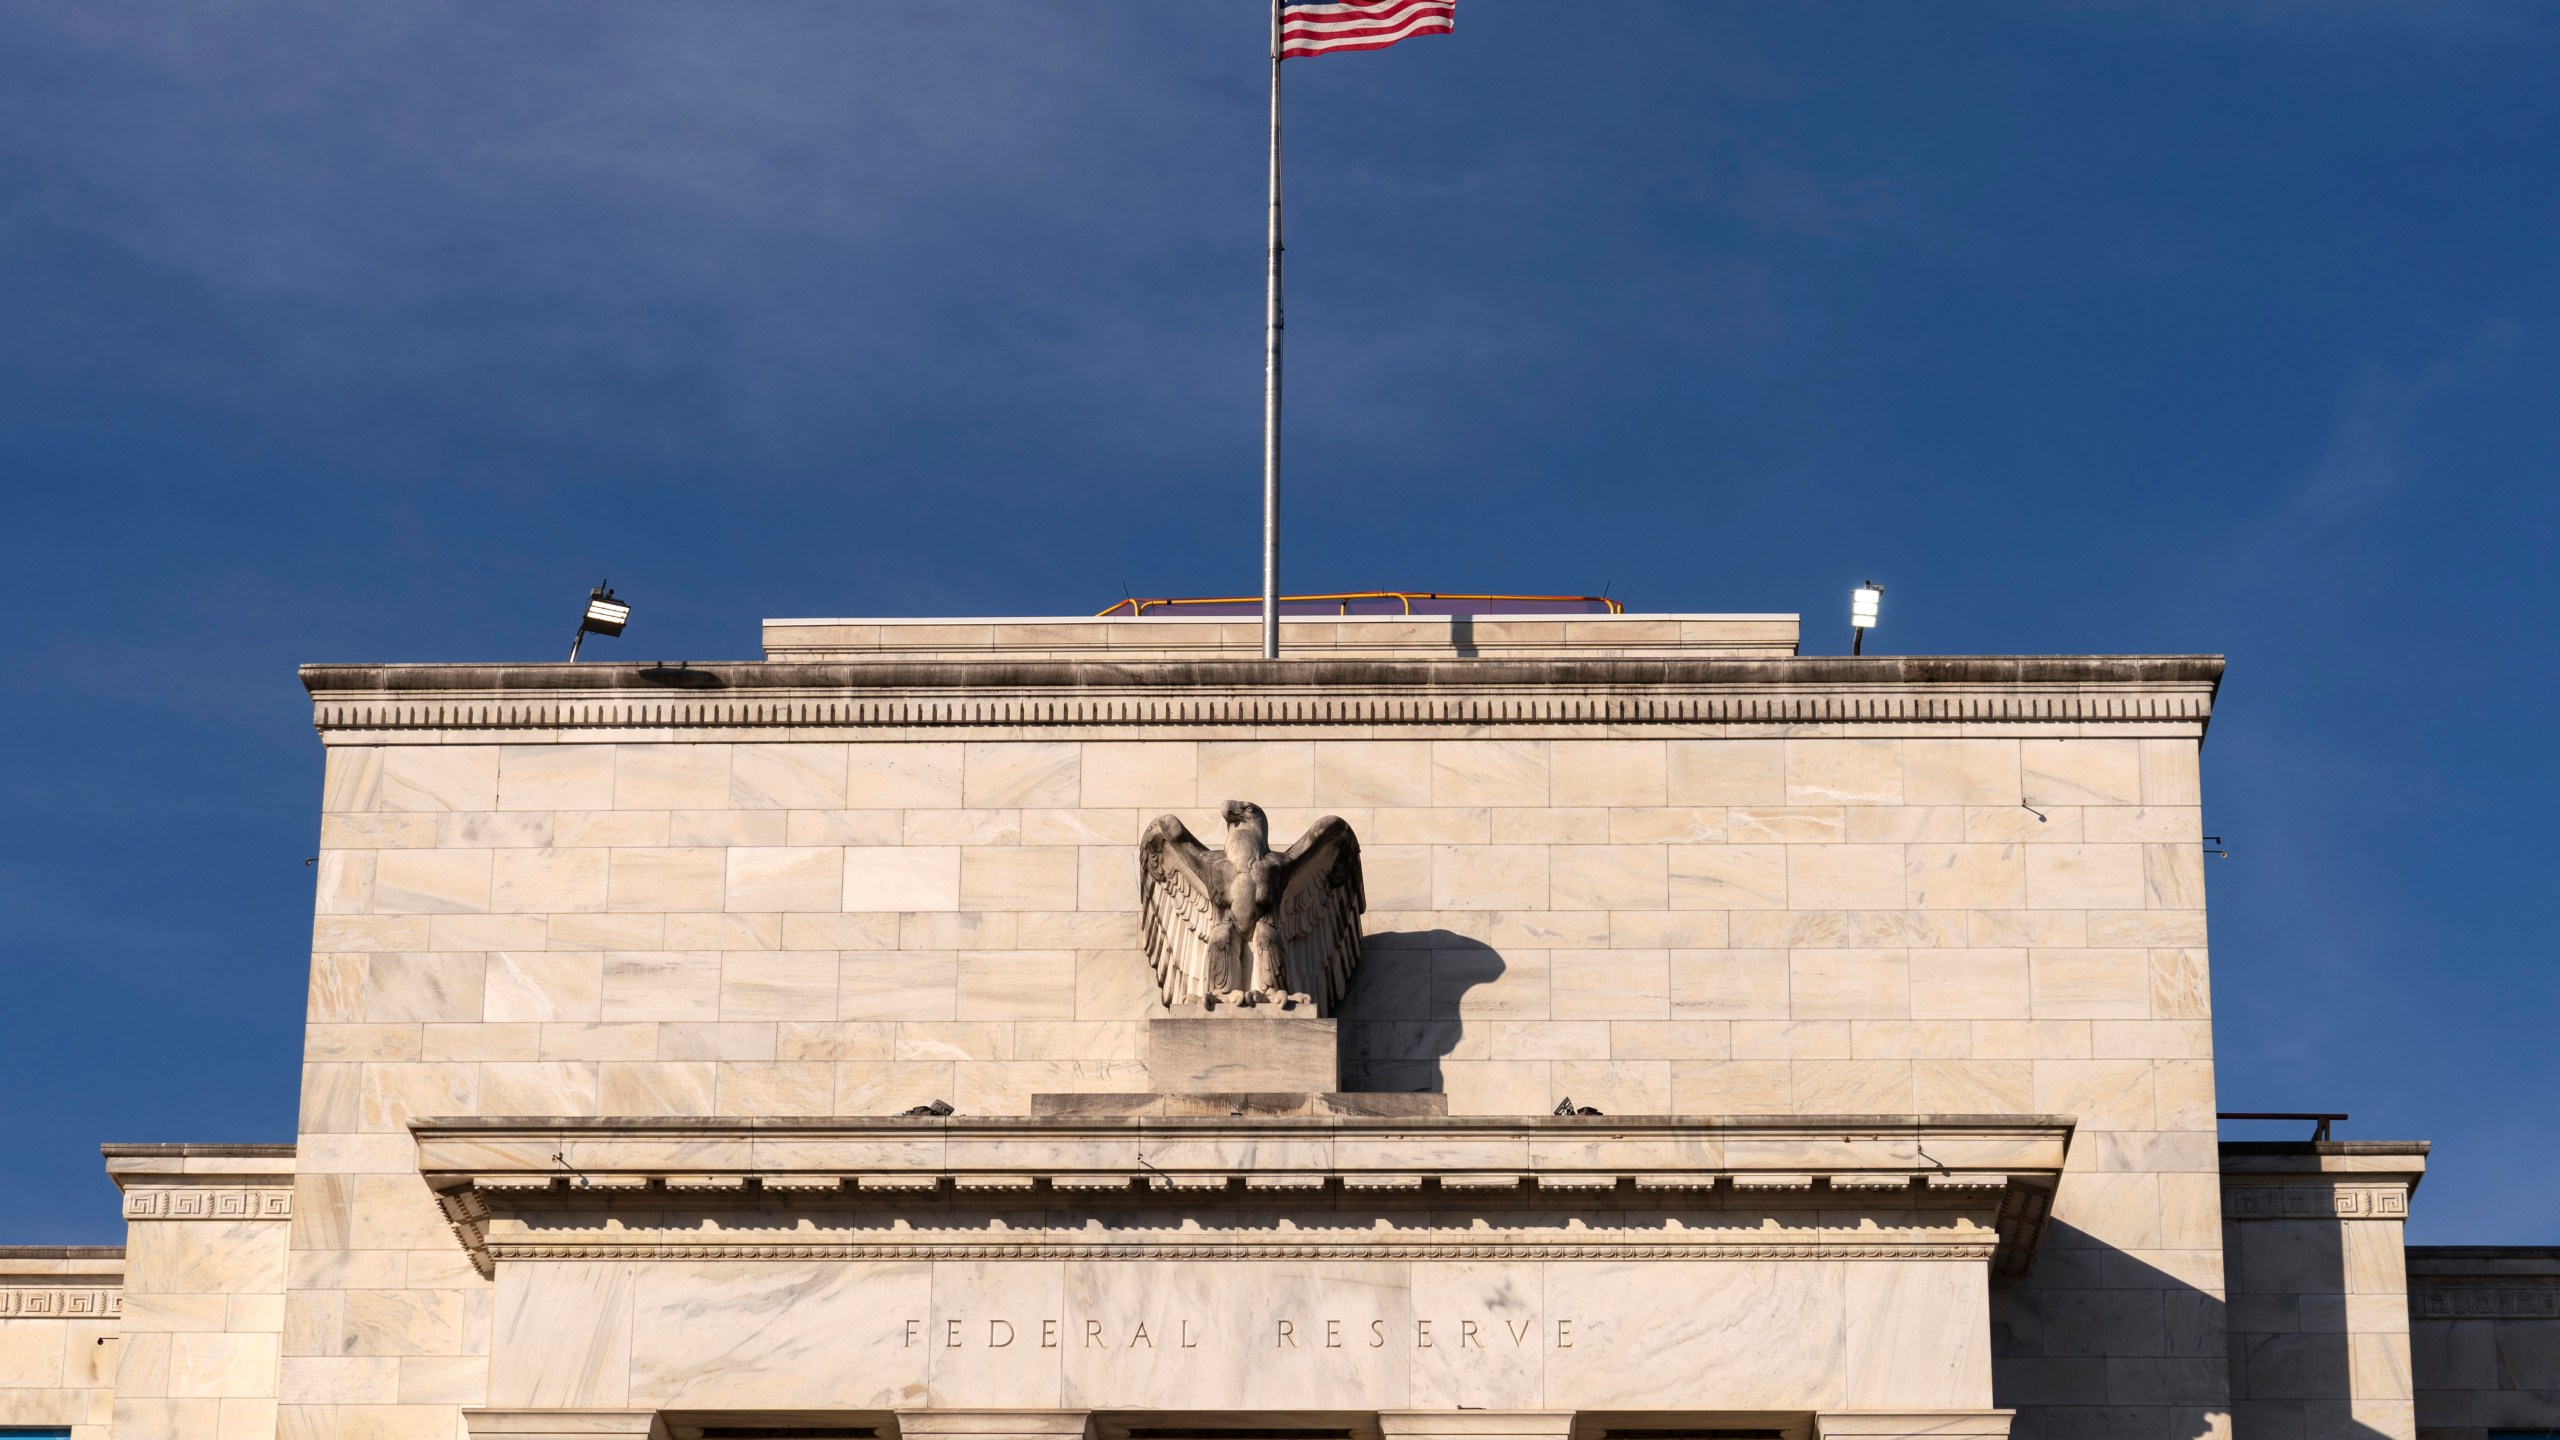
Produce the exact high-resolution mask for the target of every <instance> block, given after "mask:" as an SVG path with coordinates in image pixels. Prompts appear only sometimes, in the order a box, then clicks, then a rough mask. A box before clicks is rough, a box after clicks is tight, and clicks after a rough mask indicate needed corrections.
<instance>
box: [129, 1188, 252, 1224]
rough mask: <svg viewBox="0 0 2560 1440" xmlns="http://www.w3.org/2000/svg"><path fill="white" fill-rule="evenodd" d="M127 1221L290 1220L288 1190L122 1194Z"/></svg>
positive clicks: (159, 1190)
mask: <svg viewBox="0 0 2560 1440" xmlns="http://www.w3.org/2000/svg"><path fill="white" fill-rule="evenodd" d="M124 1218H126V1219H127V1220H290V1219H292V1218H293V1192H292V1191H291V1190H289V1189H268V1188H265V1187H258V1188H246V1187H236V1186H221V1187H217V1186H202V1185H170V1186H147V1187H137V1188H134V1189H130V1190H127V1191H125V1192H124Z"/></svg>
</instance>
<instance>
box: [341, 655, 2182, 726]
mask: <svg viewBox="0 0 2560 1440" xmlns="http://www.w3.org/2000/svg"><path fill="white" fill-rule="evenodd" d="M301 674H302V682H303V685H304V687H305V688H306V689H307V690H308V691H309V692H310V695H311V698H312V702H313V718H314V723H315V725H316V726H317V727H318V729H319V730H320V731H321V733H322V734H323V735H324V736H329V737H346V738H349V739H354V738H356V737H364V741H365V743H381V742H382V741H383V740H384V739H386V738H389V737H394V736H397V735H398V734H400V733H402V732H438V733H443V732H454V731H465V732H474V731H476V732H492V733H496V734H500V735H503V734H506V733H509V732H513V733H518V734H528V735H530V734H548V735H554V736H556V735H558V734H559V733H561V732H572V731H596V732H605V733H606V734H607V735H608V736H611V735H620V734H631V735H636V734H653V733H659V732H679V733H685V734H688V735H693V736H696V737H699V738H710V737H709V736H708V735H706V734H705V733H704V732H738V733H757V732H772V731H776V730H780V731H787V732H795V734H794V738H809V739H816V738H824V737H827V736H830V735H856V734H859V735H867V736H871V737H874V738H897V737H903V736H906V735H910V734H931V735H950V734H953V733H961V734H972V733H983V734H1000V735H1004V736H1030V737H1040V736H1053V735H1054V736H1074V735H1086V734H1122V735H1125V734H1126V733H1128V732H1130V731H1132V730H1138V731H1145V732H1165V733H1178V732H1214V733H1219V734H1243V735H1257V734H1269V733H1274V732H1284V733H1296V732H1300V731H1305V732H1311V733H1343V732H1345V731H1367V732H1372V733H1381V734H1387V733H1392V734H1434V733H1447V732H1450V731H1453V730H1457V731H1476V730H1498V731H1501V732H1503V733H1507V734H1508V733H1519V734H1537V733H1552V734H1566V735H1573V734H1590V733H1594V732H1602V733H1611V734H1618V733H1632V734H1664V735H1696V734H1716V733H1724V732H1725V731H1726V730H1727V729H1728V728H1732V727H1740V728H1742V729H1745V730H1748V731H1751V732H1755V733H1765V732H1768V731H1770V730H1772V729H1802V728H1803V727H1808V726H1843V727H1856V728H1858V729H1860V730H1861V731H1862V732H1863V731H1869V730H1872V729H1874V728H1876V727H1912V728H1914V729H1916V730H1919V731H1922V732H1930V731H1943V730H1944V729H1946V728H1948V727H1953V726H1965V727H1972V726H1995V727H2033V728H2036V729H2038V730H2042V731H2046V732H2054V731H2055V727H2073V728H2070V729H2066V730H2064V731H2061V732H2057V733H2077V731H2076V727H2084V726H2085V727H2096V728H2100V729H2103V730H2104V731H2106V732H2108V733H2126V732H2128V731H2133V732H2137V733H2156V734H2190V735H2192V734H2201V733H2202V730H2203V727H2204V726H2205V724H2206V723H2207V722H2208V721H2209V720H2210V719H2211V715H2212V708H2213V699H2214V694H2215V691H2216V688H2217V687H2218V686H2219V684H2220V681H2221V675H2222V660H2221V659H2220V657H2218V656H2193V655H2190V656H2069V655H2064V656H1903V657H1879V658H1875V659H1864V658H1857V659H1852V658H1843V657H1836V656H1813V657H1790V658H1734V657H1707V656H1700V657H1684V658H1637V659H1630V658H1542V659H1477V660H1402V659H1399V660H1321V659H1308V660H1281V661H1259V660H1151V661H1089V660H1038V661H1034V660H1008V661H913V660H902V661H886V662H871V663H863V664H819V663H790V662H760V661H743V662H715V663H706V664H686V665H680V666H668V665H654V666H634V665H604V664H588V665H567V664H545V665H306V666H304V667H303V668H302V672H301Z"/></svg>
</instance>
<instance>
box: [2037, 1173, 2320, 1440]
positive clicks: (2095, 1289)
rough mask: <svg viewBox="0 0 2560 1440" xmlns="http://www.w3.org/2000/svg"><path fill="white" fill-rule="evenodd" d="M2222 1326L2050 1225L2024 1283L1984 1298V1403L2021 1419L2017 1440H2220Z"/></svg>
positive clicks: (2181, 1295) (2142, 1270)
mask: <svg viewBox="0 0 2560 1440" xmlns="http://www.w3.org/2000/svg"><path fill="white" fill-rule="evenodd" d="M2078 1178H2084V1177H2081V1176H2078V1175H2066V1176H2065V1177H2064V1178H2063V1182H2062V1183H2063V1185H2064V1186H2065V1187H2068V1186H2069V1185H2070V1184H2071V1182H2072V1181H2073V1180H2074V1179H2078ZM2223 1325H2224V1307H2223V1302H2222V1300H2221V1299H2220V1298H2219V1297H2217V1296H2215V1295H2214V1294H2212V1293H2211V1292H2209V1291H2206V1290H2203V1289H2199V1288H2198V1287H2197V1286H2195V1285H2194V1284H2191V1283H2190V1282H2189V1281H2188V1280H2187V1279H2186V1278H2184V1277H2181V1276H2178V1275H2174V1274H2171V1273H2170V1272H2168V1271H2166V1270H2162V1269H2160V1268H2158V1267H2157V1266H2154V1265H2152V1264H2150V1263H2148V1262H2146V1261H2144V1260H2141V1259H2138V1258H2136V1257H2135V1256H2133V1255H2130V1254H2127V1253H2126V1252H2124V1251H2122V1250H2119V1249H2117V1248H2116V1247H2115V1246H2113V1245H2110V1244H2108V1243H2107V1242H2106V1241H2104V1240H2101V1239H2099V1238H2098V1237H2096V1236H2094V1235H2091V1234H2089V1233H2088V1232H2086V1231H2083V1230H2080V1229H2077V1228H2075V1227H2073V1226H2071V1225H2067V1224H2064V1223H2063V1222H2061V1221H2059V1220H2055V1221H2051V1222H2048V1224H2047V1225H2046V1228H2045V1233H2044V1242H2043V1244H2041V1245H2040V1246H2038V1247H2037V1251H2036V1258H2035V1263H2034V1265H2033V1267H2032V1268H2031V1269H2030V1270H2029V1272H2028V1273H2027V1274H2026V1275H2025V1276H2024V1277H2021V1278H2019V1279H2016V1280H2011V1281H1995V1282H1994V1284H1993V1286H1992V1290H1991V1357H1992V1358H1991V1391H1992V1396H1991V1403H1992V1404H1994V1405H1997V1406H2000V1407H2002V1408H2004V1409H2015V1410H2016V1411H2017V1412H2018V1418H2017V1421H2016V1423H2015V1425H2014V1426H2013V1427H2012V1429H2011V1434H2012V1435H2013V1436H2014V1437H2015V1440H2091V1437H2098V1436H2109V1437H2120V1440H2137V1437H2138V1440H2221V1437H2224V1436H2229V1435H2231V1434H2232V1432H2231V1431H2230V1430H2229V1429H2227V1428H2226V1423H2227V1422H2225V1421H2224V1420H2223V1419H2222V1417H2223V1416H2224V1415H2225V1414H2226V1413H2227V1412H2226V1411H2225V1409H2224V1404H2225V1402H2224V1399H2223V1397H2224V1395H2225V1394H2226V1393H2228V1392H2227V1391H2226V1389H2225V1387H2224V1379H2223V1376H2224V1371H2225V1368H2226V1366H2227V1365H2228V1364H2229V1360H2228V1356H2227V1352H2226V1344H2225V1341H2224V1338H2223V1335H2224V1330H2223ZM2236 1440H2271V1437H2265V1436H2260V1435H2257V1434H2256V1433H2255V1432H2252V1431H2251V1430H2249V1429H2247V1428H2245V1427H2244V1428H2242V1429H2240V1430H2239V1432H2238V1434H2237V1436H2236ZM2285 1440H2304V1436H2303V1434H2302V1432H2301V1430H2300V1429H2299V1428H2297V1429H2294V1430H2292V1431H2288V1432H2286V1436H2285Z"/></svg>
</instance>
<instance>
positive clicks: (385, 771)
mask: <svg viewBox="0 0 2560 1440" xmlns="http://www.w3.org/2000/svg"><path fill="white" fill-rule="evenodd" d="M1285 638H1286V642H1287V653H1288V655H1289V657H1290V658H1287V659H1284V660H1282V661H1279V662H1264V661H1260V660H1258V659H1251V658H1246V657H1249V656H1251V655H1252V654H1253V653H1254V647H1255V644H1256V641H1257V639H1258V636H1257V632H1256V631H1255V628H1254V627H1253V626H1252V625H1251V624H1250V623H1238V622H1233V621H1218V620H1173V619H1156V618H1147V619H1115V620H1057V621H1050V620H1022V621H930V622H899V621H775V622H768V623H767V625H766V627H765V633H764V650H765V656H766V658H765V659H763V660H761V661H754V662H738V663H718V664H688V665H634V664H629V663H592V662H591V663H585V664H580V665H576V666H565V665H414V666H412V665H322V666H312V667H307V668H306V669H305V670H304V672H303V680H304V683H305V685H306V687H307V689H308V690H309V692H310V695H311V700H312V704H313V707H314V717H315V723H316V725H317V728H318V732H319V736H320V739H321V741H322V747H321V748H322V752H323V755H324V757H325V769H324V771H323V774H322V778H321V784H320V819H319V836H320V845H319V852H318V853H319V861H318V865H317V870H318V885H317V899H316V905H315V916H314V922H313V940H312V953H311V955H310V959H309V964H310V974H311V983H310V991H309V1010H308V1025H307V1030H306V1037H307V1038H306V1044H305V1054H304V1066H303V1085H302V1093H301V1107H300V1114H299V1117H298V1123H297V1124H296V1126H295V1133H296V1136H297V1138H296V1141H295V1143H294V1144H291V1145H211V1144H157V1145H112V1146H109V1147H107V1152H106V1163H107V1167H108V1170H109V1172H110V1174H111V1175H112V1176H113V1178H114V1179H115V1181H116V1183H117V1184H118V1186H119V1188H120V1189H121V1191H122V1194H123V1197H124V1220H125V1225H126V1235H127V1240H126V1244H125V1245H124V1246H123V1247H122V1248H121V1249H108V1248H99V1249H36V1248H21V1249H15V1250H6V1251H0V1433H7V1427H22V1428H28V1429H32V1430H33V1432H34V1433H39V1434H42V1433H67V1434H70V1435H75V1436H81V1437H93V1436H107V1435H113V1436H115V1437H117V1440H163V1437H190V1440H192V1437H212V1440H269V1437H292V1440H323V1437H328V1440H338V1437H346V1440H457V1437H462V1436H480V1437H510V1440H511V1437H531V1436H569V1435H578V1436H612V1437H629V1440H639V1437H644V1436H660V1437H688V1440H690V1437H722V1436H743V1435H764V1436H774V1437H779V1436H784V1435H815V1436H878V1437H882V1440H900V1437H909V1440H912V1437H925V1436H931V1437H937V1440H939V1437H954V1440H959V1437H970V1440H980V1437H983V1440H1031V1437H1039V1440H1086V1437H1091V1440H1182V1437H1218V1436H1227V1437H1235V1440H1247V1437H1262V1440H1272V1437H1278V1440H1327V1437H1343V1440H1372V1437H1377V1440H1384V1437H1417V1440H1420V1437H1452V1440H1456V1437H1470V1440H1487V1437H1502V1440H1511V1437H1519V1440H1532V1437H1536V1440H1816V1437H1828V1436H1840V1437H1862V1440H1864V1437H1873V1440H1898V1437H1919V1436H1985V1437H1996V1436H2006V1435H2012V1434H2014V1435H2018V1436H2023V1437H2038V1440H2043V1437H2051V1440H2084V1437H2085V1440H2206V1437H2219V1436H2226V1435H2236V1436H2237V1437H2239V1440H2315V1437H2330V1436H2372V1437H2377V1440H2380V1437H2388V1440H2417V1437H2419V1436H2420V1435H2422V1434H2424V1435H2430V1436H2444V1437H2446V1440H2454V1437H2457V1436H2459V1437H2463V1440H2472V1437H2486V1436H2488V1435H2491V1434H2495V1433H2498V1432H2501V1431H2533V1430H2543V1429H2552V1428H2555V1427H2560V1303H2555V1301H2560V1262H2555V1261H2554V1260H2553V1253H2554V1252H2552V1251H2548V1250H2534V1249H2480V1248H2472V1249H2441V1250H2427V1249H2409V1248H2406V1247H2404V1245H2403V1243H2402V1226H2403V1224H2404V1222H2405V1220H2406V1217H2407V1215H2408V1213H2409V1209H2410V1206H2411V1204H2412V1203H2413V1196H2414V1195H2415V1193H2416V1191H2417V1190H2418V1188H2419V1185H2420V1181H2421V1179H2422V1178H2423V1173H2424V1168H2425V1156H2426V1147H2425V1146H2424V1145H2423V1144H2420V1143H2415V1142H2410V1143H2381V1142H2372V1141H2335V1142H2320V1143H2316V1144H2315V1143H2312V1142H2298V1143H2283V1144H2270V1143H2257V1144H2218V1143H2217V1132H2216V1125H2215V1107H2216V1096H2215V1090H2214V1069H2213V1031H2212V1024H2211V999H2210V967H2209V964H2208V960H2207V954H2208V951H2207V926H2206V908H2207V907H2206V894H2205V888H2206V887H2205V878H2206V872H2205V865H2204V848H2203V819H2202V809H2201V806H2202V803H2203V801H2202V796H2201V794H2200V789H2199V782H2198V754H2199V747H2200V745H2201V744H2202V741H2203V738H2204V735H2205V730H2206V727H2207V725H2208V723H2209V721H2210V719H2211V715H2212V708H2213V703H2214V697H2215V692H2216V688H2217V686H2218V683H2219V679H2220V676H2221V670H2222V666H2221V662H2220V661H2219V659H2217V658H2214V657H2200V656H2154V657H2082V656H2059V657H2055V656H2036V657H1944V658H1913V657H1870V658H1860V659H1843V658H1826V657H1801V656H1798V655H1796V654H1795V623H1794V620H1793V618H1792V617H1786V616H1670V617H1664V616H1652V617H1646V616H1572V617H1522V616H1506V617H1499V618H1497V617H1489V616H1479V617H1454V618H1453V617H1435V618H1430V619H1413V620H1390V619H1344V620H1293V621H1291V622H1290V623H1289V624H1288V626H1287V627H1286V637H1285ZM1235 799H1242V800H1250V801H1253V802H1255V803H1257V804H1259V805H1260V806H1261V807H1263V809H1265V810H1267V811H1268V812H1269V815H1270V819H1271V825H1272V833H1273V835H1274V836H1275V837H1280V836H1293V835H1295V834H1297V833H1298V832H1299V831H1300V830H1302V829H1304V828H1305V827H1306V826H1307V825H1308V824H1309V823H1310V822H1311V821H1312V820H1314V819H1315V818H1316V817H1318V816H1320V815H1338V816H1340V817H1342V818H1343V819H1344V820H1346V821H1347V822H1349V824H1350V825H1351V826H1352V827H1353V829H1354V830H1355V831H1356V832H1357V834H1358V837H1359V841H1360V851H1361V861H1362V865H1363V870H1364V880H1365V892H1366V907H1367V908H1366V913H1365V916H1364V917H1363V924H1362V934H1363V937H1364V940H1363V944H1364V950H1365V959H1364V960H1363V962H1362V964H1361V966H1360V968H1359V970H1358V972H1357V975H1356V977H1355V979H1354V982H1353V984H1352V987H1351V990H1350V993H1349V994H1348V995H1347V996H1346V997H1345V998H1344V999H1343V1000H1342V1002H1341V1004H1340V1006H1339V1007H1338V1011H1337V1013H1336V1014H1334V1015H1333V1016H1331V1017H1329V1019H1328V1022H1327V1023H1328V1024H1330V1025H1331V1026H1333V1033H1334V1036H1335V1039H1334V1048H1333V1053H1332V1056H1331V1061H1330V1063H1329V1064H1322V1065H1317V1066H1314V1067H1312V1068H1305V1067H1302V1068H1304V1076H1303V1083H1289V1084H1280V1083H1277V1082H1258V1083H1257V1084H1256V1086H1255V1087H1254V1088H1252V1089H1250V1090H1238V1089H1221V1088H1219V1087H1218V1086H1217V1085H1215V1084H1212V1083H1209V1082H1207V1081H1204V1080H1203V1079H1202V1078H1201V1076H1200V1074H1199V1073H1198V1072H1199V1063H1198V1057H1197V1056H1196V1055H1193V1054H1191V1053H1190V1052H1185V1058H1184V1059H1183V1060H1182V1061H1180V1062H1179V1063H1177V1062H1176V1061H1175V1060H1173V1059H1170V1058H1168V1052H1167V1051H1166V1050H1163V1049H1160V1048H1158V1047H1157V1046H1156V1044H1155V1042H1154V1037H1155V1036H1156V1035H1157V1034H1158V1033H1160V1029H1161V1027H1160V1026H1158V1025H1157V1023H1156V1022H1158V1021H1159V1020H1161V1019H1163V1018H1164V1011H1163V1007H1162V1006H1161V1004H1160V1002H1159V1000H1158V996H1157V991H1156V984H1155V980H1154V977H1153V976H1152V975H1151V973H1150V970H1149V966H1148V962H1147V960H1146V958H1145V956H1144V955H1143V954H1142V951H1141V941H1140V936H1139V931H1138V872H1137V856H1138V843H1139V839H1140V835H1141V832H1142V830H1143V829H1144V827H1146V826H1147V824H1148V823H1149V822H1150V821H1151V820H1152V819H1154V818H1155V817H1157V816H1159V815H1165V814H1172V815H1176V816H1179V817H1181V818H1182V819H1183V820H1184V821H1185V823H1186V824H1188V825H1189V826H1190V827H1191V828H1192V829H1193V830H1195V831H1197V832H1198V833H1200V834H1201V835H1203V836H1210V835H1215V834H1216V833H1218V830H1219V812H1220V808H1221V806H1222V805H1223V804H1224V802H1226V801H1228V800H1235ZM1255 1023H1258V1022H1256V1021H1253V1020H1250V1019H1247V1020H1243V1021H1241V1022H1239V1028H1236V1030H1235V1035H1236V1040H1235V1048H1236V1049H1237V1050H1238V1051H1239V1052H1242V1051H1247V1050H1250V1049H1251V1047H1252V1046H1253V1045H1254V1044H1255V1043H1256V1041H1255V1038H1254V1034H1255V1032H1253V1031H1251V1029H1250V1028H1249V1027H1250V1026H1252V1025H1253V1024H1255ZM1212 1042H1213V1043H1212V1045H1211V1049H1212V1051H1215V1050H1216V1049H1217V1048H1218V1044H1217V1043H1216V1042H1217V1037H1214V1036H1213V1037H1212ZM1213 1058H1214V1056H1213ZM1293 1073H1295V1072H1293ZM1568 1099H1569V1100H1570V1102H1571V1106H1570V1110H1571V1111H1572V1112H1574V1113H1558V1110H1559V1107H1560V1106H1561V1105H1563V1104H1564V1102H1566V1101H1567V1100H1568ZM936 1102H940V1104H941V1105H942V1106H945V1107H947V1108H948V1109H949V1111H950V1113H948V1114H941V1113H930V1111H931V1109H932V1107H934V1106H935V1104H936ZM919 1109H924V1110H926V1111H927V1112H928V1113H921V1114H910V1113H908V1112H910V1111H914V1110H919ZM1583 1112H1589V1113H1583Z"/></svg>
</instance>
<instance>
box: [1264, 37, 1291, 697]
mask: <svg viewBox="0 0 2560 1440" xmlns="http://www.w3.org/2000/svg"><path fill="white" fill-rule="evenodd" d="M1286 4H1287V0H1271V247H1270V290H1269V293H1268V295H1267V297H1266V299H1265V302H1264V307H1263V308H1264V323H1263V344H1262V658H1263V659H1265V660H1277V659H1279V658H1280V22H1281V12H1282V8H1283V6H1285V5H1286Z"/></svg>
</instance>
